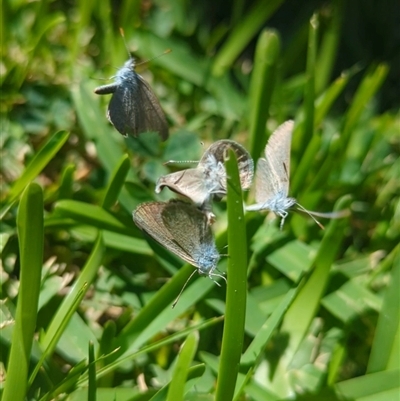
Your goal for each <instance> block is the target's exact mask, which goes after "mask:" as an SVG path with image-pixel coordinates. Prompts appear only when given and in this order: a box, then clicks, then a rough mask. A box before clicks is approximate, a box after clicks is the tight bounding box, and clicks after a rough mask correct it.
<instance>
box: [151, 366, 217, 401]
mask: <svg viewBox="0 0 400 401" xmlns="http://www.w3.org/2000/svg"><path fill="white" fill-rule="evenodd" d="M204 372H205V366H204V364H200V365H196V366H192V367H191V368H190V369H189V370H188V375H187V380H192V379H197V378H199V377H201V376H203V374H204ZM167 391H168V384H166V385H165V386H164V387H162V388H161V389H160V390H159V391H157V393H156V394H154V396H153V397H151V398H150V399H149V401H165V400H166V397H167ZM200 397H201V400H202V401H208V400H211V399H212V398H204V397H202V396H201V395H200ZM189 399H190V400H200V398H196V396H195V398H193V397H191V398H185V400H189ZM146 400H147V398H146Z"/></svg>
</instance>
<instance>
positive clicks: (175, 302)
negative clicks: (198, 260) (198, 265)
mask: <svg viewBox="0 0 400 401" xmlns="http://www.w3.org/2000/svg"><path fill="white" fill-rule="evenodd" d="M196 271H197V270H193V273H192V274H191V275H190V276H189V278H188V279H187V280H186V282H185V284H184V285H183V287H182V289H181V291H180V293H179V294H178V296H177V297H176V299H175V301H174V303H173V304H172V309H174V308H175V305H176V304H177V303H178V301H179V298H180V297H181V295H182V292H183V290H184V289H185V288H186V286H187V284H188V282H189V281H190V279H191V278H192V277H193V275H194V274H195V273H196Z"/></svg>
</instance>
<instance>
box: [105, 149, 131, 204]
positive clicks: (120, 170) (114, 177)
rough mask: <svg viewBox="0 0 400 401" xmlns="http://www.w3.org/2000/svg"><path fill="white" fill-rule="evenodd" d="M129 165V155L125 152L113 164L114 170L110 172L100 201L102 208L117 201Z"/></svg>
mask: <svg viewBox="0 0 400 401" xmlns="http://www.w3.org/2000/svg"><path fill="white" fill-rule="evenodd" d="M130 167H131V162H130V160H129V156H128V155H127V154H125V155H123V156H122V157H121V159H120V161H119V163H118V164H117V165H116V166H115V168H114V171H113V172H112V173H111V177H110V180H109V184H108V186H107V189H106V192H105V194H104V198H103V202H102V207H103V209H110V208H111V207H112V206H113V205H114V204H115V202H116V201H117V199H118V196H119V193H120V191H121V189H122V187H123V185H124V183H125V178H126V176H127V174H128V171H129V169H130Z"/></svg>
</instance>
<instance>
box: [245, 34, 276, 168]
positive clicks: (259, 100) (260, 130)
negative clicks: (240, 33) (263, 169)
mask: <svg viewBox="0 0 400 401" xmlns="http://www.w3.org/2000/svg"><path fill="white" fill-rule="evenodd" d="M279 53H280V41H279V37H278V35H277V34H276V33H275V32H273V31H268V30H265V31H263V32H262V33H261V34H260V37H259V39H258V42H257V48H256V54H255V60H254V69H253V73H252V76H251V84H250V91H249V114H250V121H249V125H250V128H249V131H250V138H249V152H250V155H251V157H252V158H253V160H254V163H255V164H256V162H257V159H258V157H259V156H260V153H261V150H262V149H264V147H265V144H266V137H265V127H266V121H267V118H268V115H269V105H270V102H271V97H272V93H273V91H274V86H275V81H276V69H277V63H278V59H279Z"/></svg>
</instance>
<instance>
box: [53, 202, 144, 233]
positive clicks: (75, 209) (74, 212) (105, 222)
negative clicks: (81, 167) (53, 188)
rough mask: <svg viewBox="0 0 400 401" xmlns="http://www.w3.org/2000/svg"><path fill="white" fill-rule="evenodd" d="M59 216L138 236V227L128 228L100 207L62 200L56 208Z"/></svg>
mask: <svg viewBox="0 0 400 401" xmlns="http://www.w3.org/2000/svg"><path fill="white" fill-rule="evenodd" d="M54 211H55V213H57V215H58V216H63V217H68V218H71V219H73V220H75V221H77V222H78V223H81V224H88V225H90V226H93V227H95V228H98V229H104V230H108V231H112V232H116V233H119V234H124V235H133V236H134V235H137V233H138V230H135V228H136V227H134V226H132V227H128V226H126V225H125V224H124V223H122V222H121V221H120V220H118V219H117V218H116V217H114V216H113V215H112V214H111V213H110V212H108V211H106V210H104V209H103V208H101V207H100V206H97V205H91V204H89V203H85V202H80V201H75V200H70V199H66V200H61V201H59V202H57V203H56V204H55V206H54Z"/></svg>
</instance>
